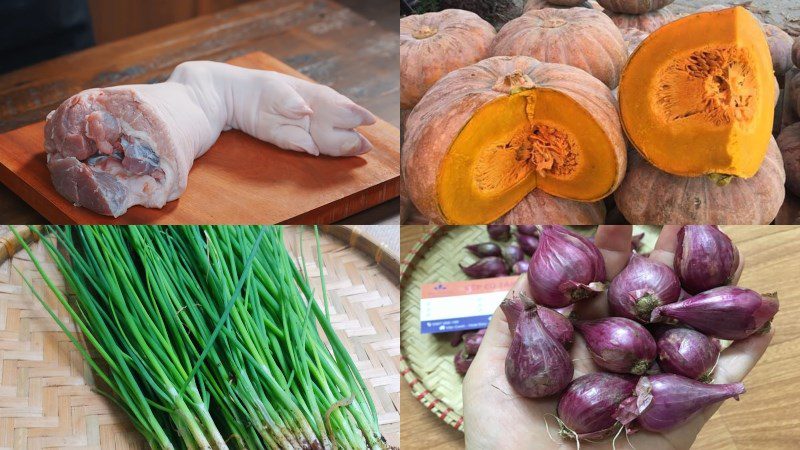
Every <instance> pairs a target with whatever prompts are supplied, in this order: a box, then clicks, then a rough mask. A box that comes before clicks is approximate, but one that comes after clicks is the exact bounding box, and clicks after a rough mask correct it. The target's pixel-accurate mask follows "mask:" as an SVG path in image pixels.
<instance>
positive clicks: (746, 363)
mask: <svg viewBox="0 0 800 450" xmlns="http://www.w3.org/2000/svg"><path fill="white" fill-rule="evenodd" d="M679 229H680V227H678V226H669V225H668V226H665V227H664V228H663V229H662V231H661V234H660V235H659V238H658V242H657V243H656V246H655V250H653V252H652V253H651V254H650V258H653V259H656V260H658V261H660V262H663V263H665V264H667V265H669V266H670V267H672V266H673V260H674V257H675V250H676V247H677V234H678V230H679ZM631 234H632V227H631V226H628V225H625V226H622V225H619V226H600V227H599V228H598V230H597V235H596V236H595V244H596V245H597V246H598V248H599V249H600V252H601V253H602V254H603V258H604V260H605V265H606V273H607V276H608V280H609V281H610V280H611V279H613V278H614V277H615V276H616V275H617V274H618V273H619V272H621V271H622V269H623V268H625V266H626V265H627V264H628V260H629V259H630V255H631ZM743 265H744V258H741V259H740V261H739V268H738V269H737V271H736V275H735V276H734V279H733V283H736V282H738V280H739V276H740V275H741V273H742V268H743ZM511 293H523V294H525V295H527V296H529V297H530V292H529V288H528V280H527V276H526V275H525V274H523V275H521V276H520V277H519V280H517V283H516V285H515V286H514V288H513V289H512V291H511V292H510V293H509V295H510V294H511ZM575 312H576V314H577V315H578V317H580V318H581V319H591V318H598V317H603V316H607V315H608V302H607V300H606V296H605V293H603V294H601V295H599V296H597V297H596V298H594V299H592V300H589V301H584V302H578V303H577V304H576V305H575ZM773 333H774V331H773V330H770V332H769V333H766V334H763V335H758V336H751V337H749V338H747V339H744V340H741V341H737V342H734V343H733V344H732V345H731V346H730V347H728V348H727V349H725V350H724V351H723V352H722V354H721V355H720V359H719V362H718V364H717V367H716V369H715V370H714V379H713V381H712V383H734V382H739V381H741V380H742V379H743V378H744V377H745V375H747V373H748V372H750V370H751V369H752V368H753V366H755V364H756V362H758V360H759V358H761V355H763V354H764V351H765V350H766V349H767V346H768V345H769V342H770V340H772V335H773ZM511 337H512V336H511V333H509V331H508V323H507V321H506V318H505V315H504V314H503V311H502V310H501V309H500V308H498V309H497V310H496V311H495V313H494V315H493V316H492V320H491V322H490V323H489V327H488V328H487V330H486V335H485V336H484V338H483V342H482V343H481V346H480V349H479V351H478V354H477V355H476V356H475V360H474V361H473V362H472V365H471V366H470V368H469V371H468V372H467V375H466V377H465V378H464V385H463V389H462V392H463V399H464V426H465V433H464V434H465V438H466V446H467V448H468V449H543V448H574V447H576V444H575V441H574V440H566V439H564V440H562V439H561V438H559V437H558V436H557V435H558V429H557V425H556V422H555V420H549V423H550V424H551V425H555V426H550V427H549V428H550V429H548V425H547V423H546V422H545V420H546V419H553V417H554V416H555V414H556V406H557V404H558V397H559V396H558V395H555V396H552V397H547V398H542V399H528V398H525V397H522V396H520V395H519V394H517V393H516V392H515V391H514V389H513V388H512V387H511V386H510V385H509V383H508V381H507V380H506V375H505V359H506V353H508V347H509V345H510V344H511ZM570 355H571V356H572V360H573V363H574V365H575V375H574V377H575V378H577V377H579V376H582V375H585V374H587V373H592V372H597V371H598V370H599V369H598V368H597V366H595V364H594V362H593V361H592V359H591V356H590V355H589V351H588V349H587V348H586V342H585V341H584V340H583V338H582V337H581V336H580V334H579V333H576V334H575V342H574V343H573V344H572V347H571V348H570ZM720 405H721V403H719V404H716V405H712V406H709V407H708V408H706V409H704V410H703V411H701V412H700V413H699V414H697V415H695V416H693V417H692V418H691V419H690V420H689V421H688V422H686V423H685V424H683V425H681V426H679V427H676V428H674V429H672V430H670V431H669V432H667V433H663V434H662V433H651V432H647V431H644V430H642V431H639V432H637V433H636V434H634V435H632V436H629V440H630V443H631V444H632V445H633V446H634V447H635V448H644V449H647V450H661V449H665V450H667V449H688V448H689V447H690V446H691V445H692V443H693V442H694V440H695V438H696V437H697V434H698V433H699V432H700V430H701V429H702V427H703V425H705V423H706V422H707V421H708V419H710V418H711V416H712V415H713V414H714V412H715V411H716V410H717V408H719V406H720ZM623 439H624V438H623ZM581 448H590V449H605V448H609V449H610V448H612V440H610V439H609V440H606V441H603V442H598V443H590V442H585V441H583V442H581Z"/></svg>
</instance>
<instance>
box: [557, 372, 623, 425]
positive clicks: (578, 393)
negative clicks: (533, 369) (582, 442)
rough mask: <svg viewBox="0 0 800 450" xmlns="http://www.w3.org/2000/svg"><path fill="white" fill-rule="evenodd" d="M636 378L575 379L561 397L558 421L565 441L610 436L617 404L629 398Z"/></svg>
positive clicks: (608, 375)
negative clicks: (567, 439)
mask: <svg viewBox="0 0 800 450" xmlns="http://www.w3.org/2000/svg"><path fill="white" fill-rule="evenodd" d="M636 381H637V380H636V378H635V377H633V376H630V375H619V374H614V373H607V372H595V373H590V374H586V375H583V376H581V377H578V378H576V379H575V380H573V381H572V383H570V385H569V387H567V389H566V390H565V391H564V393H563V394H561V398H560V399H559V401H558V408H557V413H558V418H559V420H560V421H561V423H562V429H561V435H562V436H563V437H565V438H573V439H591V440H600V439H605V438H606V437H609V436H610V435H611V434H613V432H614V430H615V428H616V425H617V420H616V419H615V418H614V413H615V412H616V410H617V408H618V407H619V404H620V403H621V402H622V401H623V400H625V399H626V398H628V397H630V396H631V395H633V390H634V388H635V387H636Z"/></svg>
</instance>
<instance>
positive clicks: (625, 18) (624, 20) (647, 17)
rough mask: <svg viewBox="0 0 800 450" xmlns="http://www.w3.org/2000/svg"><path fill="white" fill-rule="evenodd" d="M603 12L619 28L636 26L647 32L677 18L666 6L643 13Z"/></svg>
mask: <svg viewBox="0 0 800 450" xmlns="http://www.w3.org/2000/svg"><path fill="white" fill-rule="evenodd" d="M603 12H604V13H606V15H607V16H608V17H610V18H611V20H612V21H614V23H615V24H616V25H617V27H618V28H620V29H625V28H637V29H639V30H642V31H645V32H647V33H652V32H653V31H655V30H657V29H659V28H661V27H662V26H663V25H665V24H668V23H670V22H672V21H673V20H675V19H677V18H678V16H676V15H675V14H673V13H672V11H670V10H669V9H666V8H664V9H659V10H657V11H653V12H649V13H644V14H620V13H615V12H612V11H608V10H605V11H603Z"/></svg>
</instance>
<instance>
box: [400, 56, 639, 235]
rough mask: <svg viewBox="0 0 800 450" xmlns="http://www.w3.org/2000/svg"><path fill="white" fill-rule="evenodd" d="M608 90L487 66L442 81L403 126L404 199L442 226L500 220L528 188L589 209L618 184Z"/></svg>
mask: <svg viewBox="0 0 800 450" xmlns="http://www.w3.org/2000/svg"><path fill="white" fill-rule="evenodd" d="M625 160H626V155H625V141H624V137H623V135H622V129H621V126H620V124H619V117H618V114H617V109H616V106H615V102H614V98H613V97H612V95H611V91H610V90H609V89H608V88H607V87H606V86H605V85H603V83H601V82H600V81H599V80H597V79H596V78H594V77H592V76H591V75H589V74H587V73H586V72H584V71H582V70H580V69H576V68H574V67H570V66H566V65H563V64H551V63H543V62H540V61H537V60H535V59H533V58H529V57H526V56H516V57H507V56H502V57H493V58H489V59H486V60H483V61H481V62H479V63H477V64H474V65H472V66H468V67H464V68H462V69H458V70H455V71H453V72H451V73H450V74H448V75H447V76H445V77H444V78H442V79H441V80H439V81H438V82H437V83H436V84H435V85H434V86H433V87H432V88H431V89H430V91H429V92H428V93H427V94H426V95H425V97H424V98H423V99H422V100H421V101H420V102H419V104H418V105H417V106H416V108H414V110H413V111H412V112H411V115H410V116H409V117H408V120H407V121H406V135H405V142H404V143H403V148H402V152H401V159H400V165H401V171H402V175H403V179H404V180H405V182H406V189H407V190H408V194H409V197H410V198H411V200H412V201H413V202H414V204H415V205H416V206H417V208H418V209H419V210H420V211H421V212H422V213H423V214H424V215H425V216H427V217H428V218H430V219H431V220H433V221H434V222H439V223H443V222H444V223H458V224H482V223H491V222H492V221H494V220H497V218H499V217H500V216H502V215H503V214H504V213H506V212H507V211H509V210H510V209H511V208H513V207H514V206H515V205H516V204H517V203H519V202H520V201H521V200H522V199H523V198H524V197H525V196H526V195H527V194H528V193H529V192H531V191H532V190H533V189H541V190H542V191H544V192H547V193H549V194H551V195H554V196H557V197H562V198H566V199H570V200H578V201H586V202H590V201H596V200H599V199H601V198H603V197H605V196H607V195H609V194H610V193H611V192H613V191H614V189H615V188H616V187H617V186H618V185H619V183H620V181H621V180H622V178H623V177H624V175H625Z"/></svg>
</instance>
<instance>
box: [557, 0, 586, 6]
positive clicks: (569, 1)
mask: <svg viewBox="0 0 800 450" xmlns="http://www.w3.org/2000/svg"><path fill="white" fill-rule="evenodd" d="M547 3H550V4H551V5H556V6H569V7H573V6H583V5H582V3H586V1H585V0H547Z"/></svg>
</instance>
